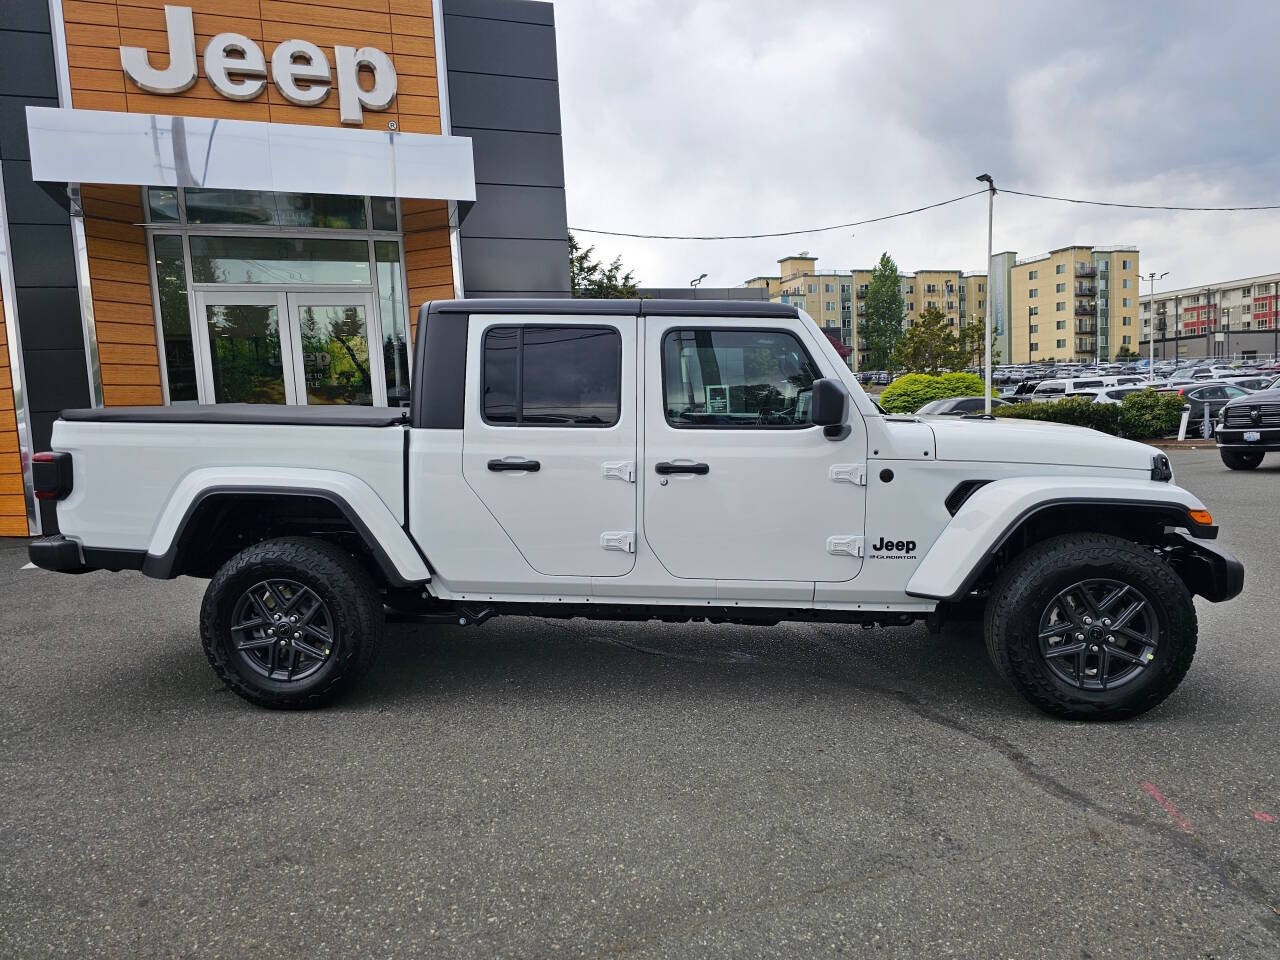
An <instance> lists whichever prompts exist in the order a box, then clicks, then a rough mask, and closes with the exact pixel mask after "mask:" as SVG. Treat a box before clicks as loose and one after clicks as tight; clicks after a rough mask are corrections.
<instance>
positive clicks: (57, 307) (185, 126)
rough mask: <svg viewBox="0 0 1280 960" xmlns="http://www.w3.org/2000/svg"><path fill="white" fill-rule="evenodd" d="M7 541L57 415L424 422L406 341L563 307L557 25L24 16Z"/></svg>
mask: <svg viewBox="0 0 1280 960" xmlns="http://www.w3.org/2000/svg"><path fill="white" fill-rule="evenodd" d="M0 169H2V171H3V191H2V193H0V294H2V298H3V299H2V307H0V309H2V311H3V312H2V316H3V321H2V322H0V536H26V535H34V534H38V533H41V532H49V531H50V530H51V529H52V527H53V520H54V518H53V515H52V512H51V511H48V510H47V509H46V510H41V509H39V507H40V504H39V503H38V502H37V501H36V500H34V499H33V497H32V490H31V474H30V457H31V454H32V453H33V452H34V451H38V450H43V449H47V448H48V446H49V442H50V432H51V430H52V424H53V421H54V419H55V418H56V417H57V414H58V411H60V410H62V409H66V408H70V407H88V406H114V405H136V404H180V403H234V402H256V403H297V404H327V403H357V404H373V405H382V404H391V405H397V404H402V403H405V402H406V401H407V397H408V389H409V377H410V372H411V364H410V363H409V360H408V358H409V355H410V354H409V350H410V344H411V340H412V337H413V329H412V324H411V319H412V317H413V316H415V315H416V308H417V307H418V306H419V305H420V304H422V303H423V302H424V301H427V300H433V299H444V298H451V297H455V296H463V295H465V296H513V295H534V296H536V295H555V294H559V295H564V294H565V293H566V292H567V289H568V286H569V276H568V244H567V226H566V220H565V197H564V164H563V157H562V151H561V142H560V105H559V88H558V83H557V70H556V45H555V22H554V18H553V12H552V6H551V4H549V3H538V2H530V0H364V2H363V3H360V4H351V3H349V2H347V0H180V2H179V3H175V4H169V5H165V4H164V3H163V0H5V2H4V15H3V17H0Z"/></svg>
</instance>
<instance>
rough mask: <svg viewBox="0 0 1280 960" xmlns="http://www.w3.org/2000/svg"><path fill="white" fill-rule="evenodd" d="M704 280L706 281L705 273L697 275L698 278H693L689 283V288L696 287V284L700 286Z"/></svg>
mask: <svg viewBox="0 0 1280 960" xmlns="http://www.w3.org/2000/svg"><path fill="white" fill-rule="evenodd" d="M705 279H707V275H706V274H705V273H702V274H699V275H698V276H696V277H694V278H693V279H692V280H690V281H689V286H691V287H697V286H698V284H700V283H701V282H702V281H703V280H705Z"/></svg>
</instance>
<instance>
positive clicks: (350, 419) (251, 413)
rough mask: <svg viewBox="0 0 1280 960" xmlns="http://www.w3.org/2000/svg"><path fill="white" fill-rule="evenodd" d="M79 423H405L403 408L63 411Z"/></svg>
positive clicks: (210, 406) (223, 406)
mask: <svg viewBox="0 0 1280 960" xmlns="http://www.w3.org/2000/svg"><path fill="white" fill-rule="evenodd" d="M62 419H63V420H69V421H72V422H79V423H231V424H246V425H270V424H274V425H279V426H298V427H307V426H311V427H394V426H401V425H403V424H406V423H408V422H409V410H408V408H406V407H360V406H322V407H306V406H286V405H284V404H269V403H267V404H264V403H203V404H182V405H177V406H172V407H98V408H95V409H84V410H63V411H62Z"/></svg>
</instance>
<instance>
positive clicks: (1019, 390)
mask: <svg viewBox="0 0 1280 960" xmlns="http://www.w3.org/2000/svg"><path fill="white" fill-rule="evenodd" d="M1040 382H1041V381H1039V380H1023V381H1022V382H1021V383H1020V384H1018V386H1017V387H1016V388H1015V389H1014V390H1012V391H1011V392H1009V393H1007V394H1006V393H1002V394H1001V397H1002V399H1004V400H1006V401H1008V402H1009V403H1027V402H1029V401H1030V400H1031V397H1032V395H1033V394H1034V393H1035V392H1036V387H1038V386H1040Z"/></svg>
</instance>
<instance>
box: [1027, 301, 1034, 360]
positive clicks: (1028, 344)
mask: <svg viewBox="0 0 1280 960" xmlns="http://www.w3.org/2000/svg"><path fill="white" fill-rule="evenodd" d="M1033 309H1034V308H1033V307H1027V364H1028V365H1030V364H1032V363H1034V362H1035V361H1034V360H1032V359H1031V318H1032V316H1034V314H1033V313H1032V312H1031V311H1032V310H1033Z"/></svg>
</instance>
